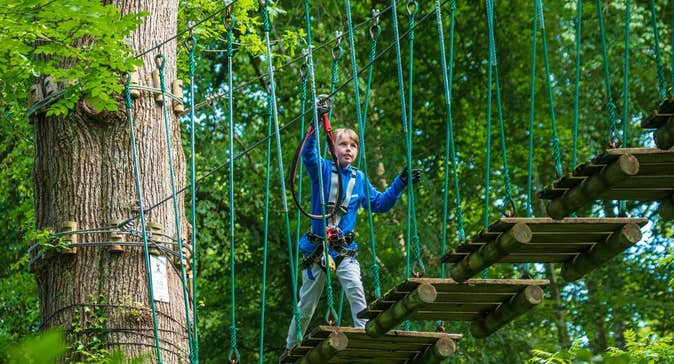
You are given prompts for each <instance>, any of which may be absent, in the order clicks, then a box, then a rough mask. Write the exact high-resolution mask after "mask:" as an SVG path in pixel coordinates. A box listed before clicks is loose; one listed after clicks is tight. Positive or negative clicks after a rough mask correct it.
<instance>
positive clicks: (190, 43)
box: [186, 32, 199, 363]
mask: <svg viewBox="0 0 674 364" xmlns="http://www.w3.org/2000/svg"><path fill="white" fill-rule="evenodd" d="M186 44H187V48H188V51H189V60H190V61H189V62H190V69H189V77H190V99H189V102H190V195H191V201H190V202H191V204H190V205H191V210H192V269H193V273H192V320H193V322H192V331H193V332H192V341H193V343H192V352H191V353H190V355H191V358H190V360H191V363H199V339H198V332H197V323H198V319H197V302H198V301H197V275H196V267H197V254H196V251H197V200H196V190H197V184H196V178H197V177H196V161H195V156H196V153H195V148H194V146H195V141H194V136H195V131H194V121H195V119H196V117H195V115H194V95H195V92H196V91H195V87H194V86H195V84H194V73H195V69H196V62H195V60H194V51H195V50H196V47H197V37H196V35H194V33H192V32H190V38H189V39H188V40H187V42H186Z"/></svg>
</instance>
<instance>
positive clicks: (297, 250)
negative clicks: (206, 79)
mask: <svg viewBox="0 0 674 364" xmlns="http://www.w3.org/2000/svg"><path fill="white" fill-rule="evenodd" d="M306 66H307V64H306V63H303V64H302V66H301V67H300V78H301V81H302V82H301V85H302V86H301V87H302V90H301V92H300V115H301V118H300V131H299V140H298V142H300V143H301V141H302V139H303V137H304V129H305V125H304V123H305V119H304V115H305V113H306V103H307V81H308V78H307V73H306ZM269 138H270V139H271V133H270V137H269ZM297 174H298V175H299V177H298V179H299V181H300V183H299V186H298V187H297V201H298V202H299V203H301V202H302V176H303V174H304V165H303V164H302V163H300V164H299V166H298V172H297ZM301 237H302V213H301V212H300V211H299V209H297V217H296V230H295V244H296V245H295V256H294V258H293V259H292V260H291V264H293V265H294V267H295V268H294V272H295V273H297V270H298V269H299V268H297V266H298V265H299V260H300V246H299V245H300V238H301ZM293 279H294V280H295V281H297V275H295V276H294V277H293Z"/></svg>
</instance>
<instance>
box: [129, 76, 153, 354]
mask: <svg viewBox="0 0 674 364" xmlns="http://www.w3.org/2000/svg"><path fill="white" fill-rule="evenodd" d="M124 95H125V98H126V117H127V120H128V122H129V129H130V136H131V155H132V157H133V172H134V175H135V177H136V178H135V180H136V194H137V195H138V209H139V212H138V215H139V217H140V228H141V232H142V235H143V254H144V256H145V269H146V271H147V284H148V293H149V295H150V311H151V312H152V333H153V336H154V347H155V354H156V355H157V363H158V364H162V357H161V346H160V344H159V330H158V328H157V310H156V308H155V305H154V291H153V288H152V286H153V283H152V267H151V264H150V254H149V250H148V243H147V228H146V227H145V209H144V208H143V188H142V186H141V184H140V167H139V166H138V150H137V147H136V132H135V127H134V125H133V116H132V115H131V109H132V108H133V104H132V103H131V75H130V74H129V73H128V72H127V74H126V82H124Z"/></svg>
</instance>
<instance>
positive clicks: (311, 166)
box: [281, 108, 421, 359]
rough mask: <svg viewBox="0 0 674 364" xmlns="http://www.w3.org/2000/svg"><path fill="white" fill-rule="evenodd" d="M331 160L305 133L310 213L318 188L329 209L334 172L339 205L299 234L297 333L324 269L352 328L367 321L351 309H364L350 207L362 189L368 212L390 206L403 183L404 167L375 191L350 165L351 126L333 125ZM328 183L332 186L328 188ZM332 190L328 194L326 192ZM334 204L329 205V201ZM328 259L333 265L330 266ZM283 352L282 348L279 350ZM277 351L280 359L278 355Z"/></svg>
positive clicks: (358, 203)
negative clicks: (338, 288)
mask: <svg viewBox="0 0 674 364" xmlns="http://www.w3.org/2000/svg"><path fill="white" fill-rule="evenodd" d="M326 112H327V110H326V109H325V108H323V109H321V108H319V114H321V115H322V114H323V113H326ZM334 139H335V147H334V152H335V157H336V160H335V161H329V160H326V159H323V158H321V157H320V156H319V155H318V153H317V152H316V133H313V134H311V135H309V136H308V137H307V139H306V144H305V146H304V149H303V150H302V161H303V163H304V165H305V167H306V171H307V174H308V175H309V178H310V180H311V213H312V214H317V215H321V214H322V213H323V208H322V206H321V198H320V195H319V193H321V192H322V193H323V196H324V199H323V201H324V202H326V203H327V205H328V206H326V207H325V211H326V213H328V212H330V211H331V210H332V209H333V208H332V207H331V206H330V202H332V203H334V202H335V200H336V198H335V197H336V196H334V195H336V190H337V189H336V187H334V186H331V185H336V183H337V181H338V179H337V178H336V173H339V174H340V175H341V180H342V188H341V197H342V198H341V199H340V200H339V201H341V206H342V207H343V208H341V209H339V210H338V211H337V212H336V213H335V215H334V216H332V217H328V218H327V219H326V221H327V225H328V226H327V227H323V221H322V220H314V219H312V220H311V230H310V231H308V232H307V233H305V234H304V235H303V236H302V238H301V239H300V252H301V253H302V255H303V256H304V260H303V261H302V267H301V269H302V271H301V272H302V287H301V288H300V296H299V298H300V299H299V302H298V309H299V312H300V317H301V320H300V321H301V323H302V333H304V332H305V331H306V329H307V327H308V325H309V322H310V321H311V317H312V316H313V314H314V311H315V310H316V307H317V305H318V301H319V298H320V297H321V293H322V292H323V286H324V285H325V276H326V273H325V271H324V269H334V271H335V275H336V276H337V278H338V279H339V283H340V284H341V285H342V287H343V288H344V292H345V294H346V297H347V299H348V301H349V305H350V307H351V316H352V318H353V325H354V327H361V328H362V327H365V323H366V321H367V320H365V319H360V318H358V317H357V314H358V313H359V312H360V311H362V310H364V309H365V308H367V304H366V302H365V292H364V291H363V283H362V281H361V277H360V265H359V264H358V260H356V257H357V249H358V245H357V244H356V242H355V241H354V238H355V233H354V228H355V225H356V212H357V210H358V208H359V207H365V208H366V207H367V200H366V197H367V196H368V194H367V193H366V190H365V189H366V188H367V189H368V192H369V198H370V205H371V208H372V212H386V211H388V210H390V209H391V208H392V207H393V205H394V204H395V202H396V201H397V200H398V198H399V197H400V195H401V193H402V191H403V190H404V188H405V186H406V185H407V179H408V172H407V168H405V169H403V170H402V171H401V172H400V174H399V175H398V176H397V177H396V178H395V179H394V180H393V183H392V184H391V185H390V186H389V187H388V188H387V189H386V190H385V191H384V192H379V191H377V190H376V189H375V188H374V187H373V186H372V184H370V182H369V181H367V180H365V175H364V174H363V172H361V171H358V170H356V169H355V168H354V167H352V165H351V164H352V163H353V161H355V160H356V157H357V156H358V146H359V144H358V143H359V139H358V135H357V134H356V132H355V131H353V130H352V129H335V131H334ZM319 173H321V174H322V181H323V191H320V186H319V179H318V178H319V177H318V176H319V175H318V174H319ZM420 177H421V171H420V170H418V169H414V170H412V183H416V182H418V181H419V179H420ZM331 187H332V188H331ZM331 192H332V195H333V196H330V195H331ZM333 206H334V205H333ZM326 230H327V233H328V237H329V238H328V240H329V242H328V245H329V250H328V252H329V255H330V257H331V258H332V259H331V261H330V262H328V263H327V264H326V263H324V259H323V258H324V256H325V253H324V252H323V237H324V236H325V233H326ZM333 264H334V266H333ZM296 332H297V331H296V328H295V319H294V317H293V319H292V320H291V322H290V327H289V329H288V337H287V339H286V350H287V351H288V350H290V349H292V348H293V346H295V345H296V344H297V341H298V340H297V335H296ZM284 354H285V353H284ZM283 356H285V355H282V358H281V359H283Z"/></svg>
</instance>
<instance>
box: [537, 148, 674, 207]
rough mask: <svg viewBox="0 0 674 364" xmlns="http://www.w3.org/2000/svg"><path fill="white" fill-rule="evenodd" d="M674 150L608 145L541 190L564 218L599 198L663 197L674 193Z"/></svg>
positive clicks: (654, 199)
mask: <svg viewBox="0 0 674 364" xmlns="http://www.w3.org/2000/svg"><path fill="white" fill-rule="evenodd" d="M673 165H674V150H661V149H655V148H622V149H608V150H606V151H605V152H604V153H602V154H600V155H598V156H596V157H594V158H593V159H592V160H590V161H588V162H586V163H584V164H582V165H580V166H578V167H577V168H576V169H575V170H574V172H573V173H572V174H569V175H566V176H564V177H562V178H560V179H558V180H556V181H555V182H553V183H552V184H550V185H548V186H546V187H545V188H544V189H543V191H540V192H539V194H538V196H539V197H540V198H541V199H546V200H551V201H550V203H549V204H548V205H547V212H548V215H549V216H551V217H553V218H555V219H561V218H563V217H565V216H568V215H570V214H571V213H573V212H575V211H576V210H577V209H579V208H580V207H582V206H584V205H585V204H587V203H591V202H593V201H596V200H636V201H642V202H649V201H662V200H666V199H669V198H671V196H672V194H674V169H672V167H673Z"/></svg>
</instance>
